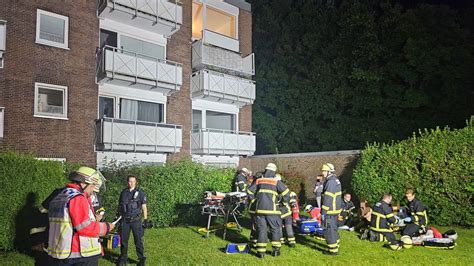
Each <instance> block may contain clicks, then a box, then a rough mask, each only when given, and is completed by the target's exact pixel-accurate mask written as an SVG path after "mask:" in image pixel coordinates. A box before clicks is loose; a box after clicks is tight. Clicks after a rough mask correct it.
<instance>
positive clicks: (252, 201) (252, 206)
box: [247, 172, 263, 249]
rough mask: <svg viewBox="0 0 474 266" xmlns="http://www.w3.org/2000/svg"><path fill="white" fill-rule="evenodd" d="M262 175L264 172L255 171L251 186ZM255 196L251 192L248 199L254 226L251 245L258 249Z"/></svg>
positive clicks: (251, 220)
mask: <svg viewBox="0 0 474 266" xmlns="http://www.w3.org/2000/svg"><path fill="white" fill-rule="evenodd" d="M262 175H263V173H262V172H257V173H255V176H254V178H253V180H252V184H251V185H250V186H252V185H254V184H255V182H257V179H259V178H261V177H262ZM253 196H254V195H253V194H249V195H248V199H247V200H248V201H249V214H250V222H251V226H252V228H251V229H250V245H251V247H252V248H254V249H256V248H257V239H258V235H257V225H256V223H255V207H256V202H255V197H253Z"/></svg>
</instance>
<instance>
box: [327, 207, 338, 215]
mask: <svg viewBox="0 0 474 266" xmlns="http://www.w3.org/2000/svg"><path fill="white" fill-rule="evenodd" d="M328 209H329V208H328ZM340 213H341V210H335V211H327V212H326V214H330V215H331V214H340Z"/></svg>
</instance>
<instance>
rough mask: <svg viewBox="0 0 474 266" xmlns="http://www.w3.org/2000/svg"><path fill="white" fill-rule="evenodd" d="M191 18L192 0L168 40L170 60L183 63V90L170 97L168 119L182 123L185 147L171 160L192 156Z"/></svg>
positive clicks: (184, 6)
mask: <svg viewBox="0 0 474 266" xmlns="http://www.w3.org/2000/svg"><path fill="white" fill-rule="evenodd" d="M191 18H192V1H191V0H189V1H183V25H181V28H180V30H179V31H178V32H176V33H175V34H173V35H172V36H171V39H169V40H168V49H167V53H168V54H167V56H168V59H169V60H173V61H175V62H179V63H182V64H183V85H182V86H181V90H180V91H178V92H176V93H174V94H172V95H171V96H169V97H168V104H167V112H166V119H167V122H168V123H170V124H178V125H182V129H183V147H182V148H181V150H180V152H179V153H176V154H172V155H170V156H169V157H168V158H169V160H171V161H173V160H180V159H185V158H190V156H191V155H190V154H191V152H190V149H191V147H190V132H191V124H192V121H191V119H192V101H191V95H190V90H189V89H190V77H191V74H192V72H191V71H192V69H191Z"/></svg>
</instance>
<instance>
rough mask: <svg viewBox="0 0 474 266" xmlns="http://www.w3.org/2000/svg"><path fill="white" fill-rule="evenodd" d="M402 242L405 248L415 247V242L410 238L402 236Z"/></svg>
mask: <svg viewBox="0 0 474 266" xmlns="http://www.w3.org/2000/svg"><path fill="white" fill-rule="evenodd" d="M400 241H401V242H402V243H403V248H406V249H408V248H412V247H413V240H411V237H410V236H402V237H401V238H400Z"/></svg>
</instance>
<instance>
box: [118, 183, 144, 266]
mask: <svg viewBox="0 0 474 266" xmlns="http://www.w3.org/2000/svg"><path fill="white" fill-rule="evenodd" d="M137 183H138V180H137V177H136V176H135V175H129V176H128V177H127V184H128V187H127V188H125V189H124V190H123V191H122V193H120V199H119V213H120V215H121V216H122V221H121V227H120V239H121V240H122V243H121V244H122V245H121V247H120V258H119V262H118V264H119V265H125V264H126V263H127V258H128V238H129V237H130V231H132V234H133V240H134V242H135V249H136V251H137V256H138V265H145V260H146V257H145V255H144V247H143V239H142V237H143V227H148V221H147V218H148V209H147V205H146V203H147V201H146V196H145V193H144V192H143V190H141V189H140V188H137ZM142 213H143V224H142V221H141V214H142Z"/></svg>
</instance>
